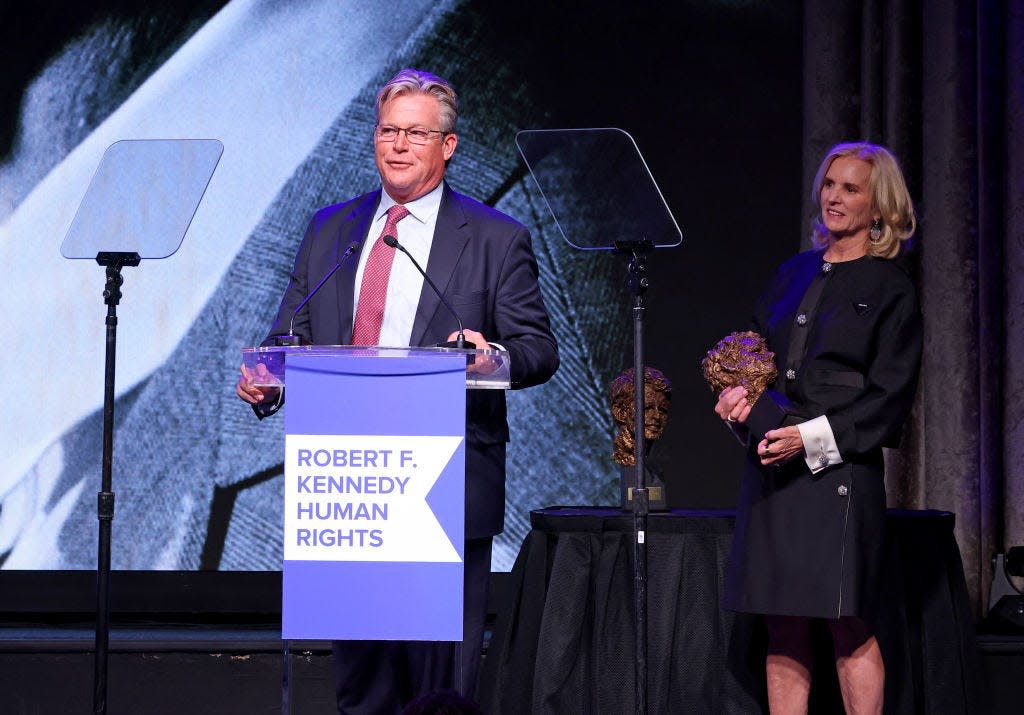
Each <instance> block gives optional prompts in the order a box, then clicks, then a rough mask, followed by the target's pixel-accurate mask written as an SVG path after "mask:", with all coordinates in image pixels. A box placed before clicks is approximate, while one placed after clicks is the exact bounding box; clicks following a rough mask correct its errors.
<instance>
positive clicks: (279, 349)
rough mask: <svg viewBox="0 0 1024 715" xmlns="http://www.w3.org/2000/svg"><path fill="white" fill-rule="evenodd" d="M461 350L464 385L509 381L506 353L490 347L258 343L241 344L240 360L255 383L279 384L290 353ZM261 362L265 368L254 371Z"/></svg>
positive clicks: (386, 354) (493, 386) (498, 385)
mask: <svg viewBox="0 0 1024 715" xmlns="http://www.w3.org/2000/svg"><path fill="white" fill-rule="evenodd" d="M445 353H448V354H459V353H461V354H463V355H465V356H466V389H469V390H507V389H509V387H510V385H511V378H510V376H509V368H510V363H509V355H508V353H506V352H503V351H501V350H494V349H487V348H485V349H479V350H477V349H465V348H444V347H360V346H354V345H299V346H260V347H250V348H242V364H243V365H245V368H246V370H249V371H250V372H251V373H253V374H256V375H257V379H256V380H254V383H255V384H256V385H258V386H259V387H283V386H284V384H285V363H286V361H287V359H288V357H289V356H290V355H301V356H309V357H313V358H330V357H334V356H339V355H353V356H360V357H364V356H375V357H381V358H394V359H402V358H408V357H416V356H424V355H437V354H445ZM257 365H263V366H264V367H265V368H266V372H263V371H258V370H257Z"/></svg>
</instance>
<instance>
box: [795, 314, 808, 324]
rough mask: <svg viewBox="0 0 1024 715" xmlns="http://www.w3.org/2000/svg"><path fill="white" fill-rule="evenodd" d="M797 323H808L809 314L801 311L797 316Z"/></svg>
mask: <svg viewBox="0 0 1024 715" xmlns="http://www.w3.org/2000/svg"><path fill="white" fill-rule="evenodd" d="M796 324H797V325H807V316H806V315H804V314H803V313H801V314H800V315H798V316H796Z"/></svg>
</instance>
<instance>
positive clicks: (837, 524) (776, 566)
mask: <svg viewBox="0 0 1024 715" xmlns="http://www.w3.org/2000/svg"><path fill="white" fill-rule="evenodd" d="M755 449H756V445H751V447H750V449H749V451H748V453H747V461H746V467H745V469H744V474H743V482H742V486H741V490H740V499H739V504H738V506H737V513H736V531H735V535H734V538H733V546H732V553H731V555H730V558H729V564H728V567H727V571H726V582H725V597H724V605H725V607H726V608H728V609H729V610H733V611H741V612H745V613H764V614H773V615H786V616H806V617H811V618H839V617H840V616H856V617H859V618H862V619H865V620H868V621H871V620H872V619H873V616H874V613H875V609H876V604H877V599H878V592H879V586H880V583H879V574H880V567H881V563H882V558H883V549H884V544H885V533H884V530H885V484H884V480H883V475H884V465H883V461H882V454H881V450H878V451H877V455H873V456H875V457H876V458H875V459H871V460H868V461H859V462H856V463H844V464H840V465H837V466H835V467H832V468H829V469H826V470H824V471H822V472H819V473H818V474H814V475H812V474H811V473H810V470H808V469H807V466H806V464H804V462H803V459H802V458H801V457H797V458H796V459H794V460H793V461H792V462H790V463H789V464H787V465H786V466H785V467H783V468H781V469H772V468H765V467H762V466H761V465H760V463H759V461H758V459H757V455H756V453H755Z"/></svg>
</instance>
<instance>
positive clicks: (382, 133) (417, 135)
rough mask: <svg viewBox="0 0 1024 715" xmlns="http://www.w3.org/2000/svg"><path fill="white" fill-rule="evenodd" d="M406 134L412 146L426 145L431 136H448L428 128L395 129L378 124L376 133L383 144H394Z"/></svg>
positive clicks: (387, 125) (388, 125)
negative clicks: (399, 136)
mask: <svg viewBox="0 0 1024 715" xmlns="http://www.w3.org/2000/svg"><path fill="white" fill-rule="evenodd" d="M402 132H405V138H406V139H408V140H409V143H410V144H426V143H427V142H429V141H430V135H431V134H441V135H444V134H447V133H448V132H442V131H441V130H440V129H427V128H426V127H393V126H391V125H390V124H383V125H380V124H378V125H377V127H376V129H375V133H376V135H377V141H382V142H393V141H395V140H396V139H398V135H399V134H401V133H402Z"/></svg>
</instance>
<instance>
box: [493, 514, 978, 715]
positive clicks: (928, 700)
mask: <svg viewBox="0 0 1024 715" xmlns="http://www.w3.org/2000/svg"><path fill="white" fill-rule="evenodd" d="M530 521H531V525H532V530H531V531H530V533H529V534H528V535H527V537H526V539H525V541H524V542H523V546H522V549H521V551H520V552H519V556H518V558H517V559H516V563H515V566H514V567H513V569H512V575H511V585H510V588H509V594H508V599H507V602H506V603H505V604H504V607H503V608H502V609H501V611H500V612H499V614H498V619H497V622H496V623H495V628H494V633H493V636H492V638H491V642H490V646H489V648H488V651H487V656H486V659H485V661H484V667H483V673H482V677H481V683H480V701H481V705H482V706H483V711H484V712H486V713H488V714H489V715H497V714H498V713H510V714H511V713H515V714H516V715H520V714H522V713H552V714H557V715H562V714H564V713H628V712H634V711H635V705H634V702H635V701H634V692H633V690H634V670H633V669H634V657H633V653H634V648H633V611H632V585H633V575H632V574H633V571H632V570H633V565H632V556H633V549H632V538H633V535H632V529H633V518H632V516H631V515H630V514H628V513H625V512H622V511H620V510H618V509H613V508H602V507H550V508H547V509H540V510H537V511H534V512H531V514H530ZM733 521H734V517H733V514H732V512H692V511H681V510H675V511H672V512H667V513H657V514H652V515H651V517H650V519H649V521H648V533H647V548H648V551H647V559H648V624H649V625H648V651H647V653H648V655H647V661H648V706H649V707H648V711H649V712H650V713H652V714H654V713H684V712H686V713H690V712H693V713H758V712H762V711H767V708H766V702H767V701H766V695H765V684H764V668H763V664H764V658H765V652H766V639H765V633H764V627H763V623H762V621H761V619H760V618H758V617H756V616H751V615H747V614H736V613H732V612H730V611H725V610H723V609H722V608H721V607H720V606H719V599H720V597H721V594H722V584H723V580H724V571H725V562H726V559H727V558H728V555H729V547H730V544H731V541H732V529H733ZM953 524H954V515H953V514H950V513H948V512H937V511H914V512H911V511H890V512H889V513H888V517H887V525H886V528H887V533H888V548H887V550H886V554H887V557H886V558H887V561H886V564H885V572H884V573H885V576H884V583H885V598H884V604H885V605H884V607H883V610H882V613H881V614H880V617H879V622H878V624H877V628H878V637H879V642H880V644H881V648H882V653H883V656H884V658H885V662H886V712H887V713H915V712H926V713H943V714H947V713H967V712H983V711H984V706H983V703H984V699H983V692H982V688H981V669H980V664H979V657H978V653H977V649H976V647H975V641H974V629H973V619H972V617H971V612H970V604H969V601H968V596H967V589H966V586H965V583H964V575H963V567H962V564H961V561H960V552H959V549H958V548H957V545H956V541H955V539H954V537H953ZM815 672H816V678H815V681H814V685H813V688H812V695H811V709H812V712H836V711H838V712H842V706H841V702H840V700H839V695H838V686H837V685H836V682H835V673H834V668H833V666H832V660H831V653H830V651H829V644H828V640H827V631H826V630H825V629H824V628H822V629H821V632H820V633H819V634H817V635H816V651H815ZM837 707H838V710H837Z"/></svg>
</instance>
